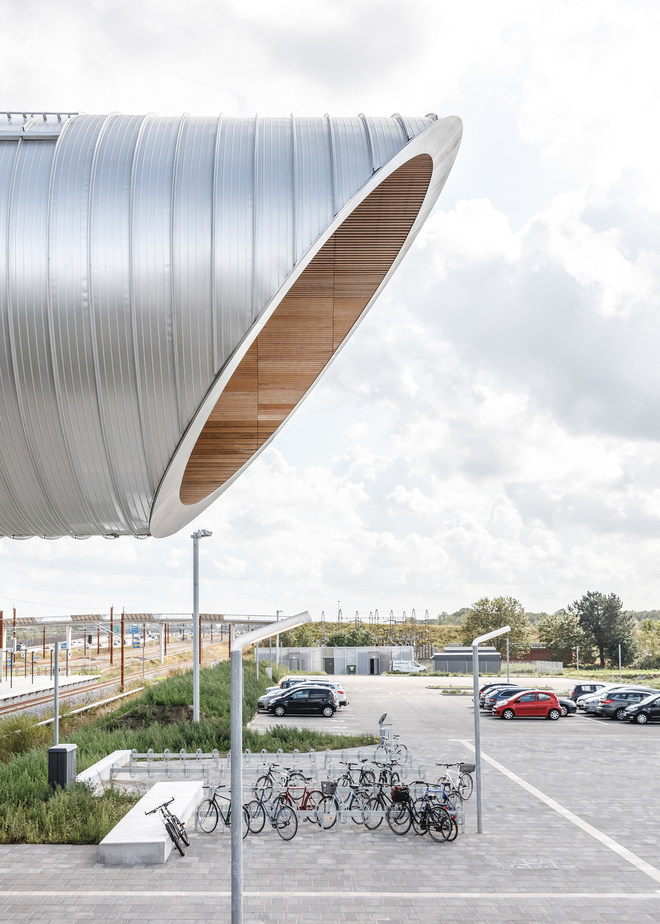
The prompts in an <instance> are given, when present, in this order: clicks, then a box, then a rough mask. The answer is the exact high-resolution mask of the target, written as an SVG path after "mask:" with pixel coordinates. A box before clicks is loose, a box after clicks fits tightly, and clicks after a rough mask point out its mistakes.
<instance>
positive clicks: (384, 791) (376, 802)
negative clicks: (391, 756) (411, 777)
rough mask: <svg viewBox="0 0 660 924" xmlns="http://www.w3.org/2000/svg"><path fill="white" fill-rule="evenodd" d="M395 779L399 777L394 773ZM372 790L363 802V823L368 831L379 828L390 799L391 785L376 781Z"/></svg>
mask: <svg viewBox="0 0 660 924" xmlns="http://www.w3.org/2000/svg"><path fill="white" fill-rule="evenodd" d="M396 777H397V781H398V779H399V775H398V773H397V774H396ZM375 789H376V790H377V791H376V792H374V793H373V794H372V795H371V796H370V797H369V798H368V799H367V801H366V802H365V805H364V824H365V827H366V828H368V829H369V831H375V830H376V828H379V827H380V826H381V824H382V822H383V818H384V817H385V812H386V811H387V809H388V808H389V805H390V803H391V801H392V799H391V796H390V795H389V792H390V789H391V787H390V786H389V785H388V784H386V783H376V784H375Z"/></svg>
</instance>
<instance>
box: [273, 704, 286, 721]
mask: <svg viewBox="0 0 660 924" xmlns="http://www.w3.org/2000/svg"><path fill="white" fill-rule="evenodd" d="M273 712H274V713H275V715H276V716H277V717H278V718H280V719H281V718H282V716H283V715H284V712H285V709H284V706H275V708H274V709H273Z"/></svg>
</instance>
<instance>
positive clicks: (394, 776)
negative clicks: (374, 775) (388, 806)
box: [377, 760, 401, 786]
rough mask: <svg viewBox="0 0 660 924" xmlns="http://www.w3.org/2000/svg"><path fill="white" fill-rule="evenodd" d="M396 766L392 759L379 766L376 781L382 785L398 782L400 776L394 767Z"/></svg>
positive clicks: (391, 784)
mask: <svg viewBox="0 0 660 924" xmlns="http://www.w3.org/2000/svg"><path fill="white" fill-rule="evenodd" d="M396 766H398V764H397V763H396V762H395V761H393V760H390V761H389V762H388V763H387V764H385V765H384V766H381V768H380V772H379V774H378V780H377V782H378V783H379V784H382V785H383V786H394V785H395V784H396V783H399V782H400V780H401V777H400V776H399V774H398V772H397V771H396V770H395V769H394V768H395V767H396Z"/></svg>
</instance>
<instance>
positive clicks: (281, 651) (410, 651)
mask: <svg viewBox="0 0 660 924" xmlns="http://www.w3.org/2000/svg"><path fill="white" fill-rule="evenodd" d="M256 655H257V658H258V659H259V661H263V660H267V659H268V660H270V661H271V662H275V661H278V663H279V664H281V665H283V666H285V667H287V668H288V670H290V671H309V672H310V673H312V672H316V671H325V672H326V674H384V673H385V672H386V671H391V670H392V661H393V660H394V661H412V660H413V658H414V657H415V652H414V648H413V646H412V645H395V646H383V647H382V648H381V647H376V646H374V647H367V646H365V647H347V648H323V647H316V648H277V649H275V648H273V649H269V648H259V649H258V650H257V651H256Z"/></svg>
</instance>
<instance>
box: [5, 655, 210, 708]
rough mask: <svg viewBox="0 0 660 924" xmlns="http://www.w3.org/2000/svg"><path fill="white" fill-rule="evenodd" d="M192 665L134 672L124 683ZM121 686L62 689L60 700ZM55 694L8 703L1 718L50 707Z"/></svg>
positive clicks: (102, 683)
mask: <svg viewBox="0 0 660 924" xmlns="http://www.w3.org/2000/svg"><path fill="white" fill-rule="evenodd" d="M191 665H192V660H191V661H189V662H187V661H186V662H181V663H179V664H169V665H165V666H163V667H154V668H150V669H149V670H145V672H144V675H143V674H142V671H141V670H140V671H134V672H133V673H130V674H125V675H124V681H125V682H127V681H130V680H140V679H141V678H142V677H143V676H144V677H153V676H156V675H157V674H166V673H169V672H170V671H176V670H180V669H181V668H187V667H190V666H191ZM119 685H120V681H119V678H118V677H117V678H115V679H114V680H98V681H93V682H90V683H89V684H85V685H84V686H79V687H75V688H74V689H72V690H63V689H60V700H63V699H69V698H70V697H73V696H79V695H80V694H82V693H93V692H101V691H103V690H107V689H108V688H109V687H117V686H119ZM53 697H54V692H53V691H52V690H49V691H47V692H45V693H41V694H38V695H36V696H33V697H31V698H30V699H26V700H21V701H20V702H18V703H8V704H7V705H5V706H0V717H2V716H7V715H11V714H12V713H14V712H23V711H24V710H25V709H34V708H35V707H36V706H48V705H49V704H50V703H52V702H53Z"/></svg>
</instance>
